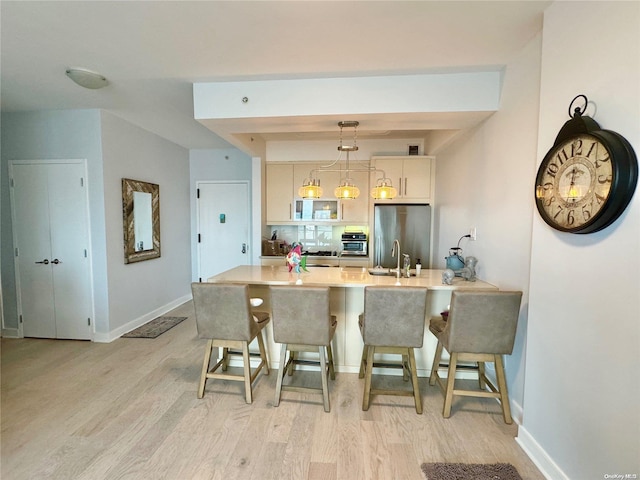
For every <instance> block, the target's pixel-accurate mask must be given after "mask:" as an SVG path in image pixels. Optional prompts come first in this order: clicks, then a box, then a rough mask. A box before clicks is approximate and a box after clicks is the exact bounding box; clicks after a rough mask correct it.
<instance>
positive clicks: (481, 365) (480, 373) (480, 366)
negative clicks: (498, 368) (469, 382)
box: [478, 362, 487, 390]
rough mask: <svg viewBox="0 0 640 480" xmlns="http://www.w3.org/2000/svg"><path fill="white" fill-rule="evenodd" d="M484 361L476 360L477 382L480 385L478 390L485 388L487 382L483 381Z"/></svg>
mask: <svg viewBox="0 0 640 480" xmlns="http://www.w3.org/2000/svg"><path fill="white" fill-rule="evenodd" d="M484 372H485V370H484V362H478V384H479V386H480V390H485V389H486V388H487V384H486V383H485V381H484V378H485V377H484V375H485V373H484Z"/></svg>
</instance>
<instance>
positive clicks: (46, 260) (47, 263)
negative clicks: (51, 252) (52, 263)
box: [36, 258, 49, 265]
mask: <svg viewBox="0 0 640 480" xmlns="http://www.w3.org/2000/svg"><path fill="white" fill-rule="evenodd" d="M36 263H43V264H45V265H49V259H47V258H45V259H44V260H42V261H41V262H36Z"/></svg>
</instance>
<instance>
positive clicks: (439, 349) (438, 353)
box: [429, 341, 442, 385]
mask: <svg viewBox="0 0 640 480" xmlns="http://www.w3.org/2000/svg"><path fill="white" fill-rule="evenodd" d="M440 357H442V343H441V342H440V341H438V346H437V347H436V354H435V356H434V357H433V364H432V365H431V375H429V385H435V384H436V379H437V378H438V367H439V366H440Z"/></svg>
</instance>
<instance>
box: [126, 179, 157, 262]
mask: <svg viewBox="0 0 640 480" xmlns="http://www.w3.org/2000/svg"><path fill="white" fill-rule="evenodd" d="M133 192H144V193H150V194H151V221H152V226H153V233H152V236H153V249H151V250H142V251H141V252H136V251H135V241H136V239H135V233H134V232H135V231H134V225H133ZM122 214H123V231H124V263H125V264H126V263H134V262H142V261H144V260H151V259H152V258H158V257H160V186H159V185H156V184H155V183H149V182H143V181H140V180H132V179H130V178H123V179H122Z"/></svg>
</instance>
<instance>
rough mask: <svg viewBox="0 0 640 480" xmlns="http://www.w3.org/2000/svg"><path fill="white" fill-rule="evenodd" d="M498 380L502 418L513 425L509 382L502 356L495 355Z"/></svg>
mask: <svg viewBox="0 0 640 480" xmlns="http://www.w3.org/2000/svg"><path fill="white" fill-rule="evenodd" d="M495 359H496V360H495V366H496V379H497V380H498V390H500V405H501V406H502V416H503V417H504V422H505V423H506V424H508V425H511V424H512V423H513V419H512V418H511V405H509V393H508V392H507V380H506V378H505V375H504V365H503V364H502V355H495Z"/></svg>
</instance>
